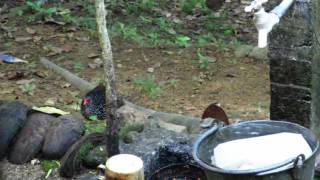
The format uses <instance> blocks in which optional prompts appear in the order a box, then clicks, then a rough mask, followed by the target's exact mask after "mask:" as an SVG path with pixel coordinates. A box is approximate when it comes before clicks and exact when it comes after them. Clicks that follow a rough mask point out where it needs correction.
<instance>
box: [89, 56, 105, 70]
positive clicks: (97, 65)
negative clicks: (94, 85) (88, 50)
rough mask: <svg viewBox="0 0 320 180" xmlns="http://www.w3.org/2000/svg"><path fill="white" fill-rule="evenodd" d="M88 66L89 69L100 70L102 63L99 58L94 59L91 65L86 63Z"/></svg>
mask: <svg viewBox="0 0 320 180" xmlns="http://www.w3.org/2000/svg"><path fill="white" fill-rule="evenodd" d="M88 66H89V67H90V68H91V69H96V68H100V67H102V66H103V62H102V60H101V59H100V58H95V59H94V61H93V63H88Z"/></svg>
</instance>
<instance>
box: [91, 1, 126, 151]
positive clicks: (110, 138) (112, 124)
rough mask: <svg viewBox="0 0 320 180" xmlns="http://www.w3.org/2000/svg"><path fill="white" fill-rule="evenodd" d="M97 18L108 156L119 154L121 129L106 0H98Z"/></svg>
mask: <svg viewBox="0 0 320 180" xmlns="http://www.w3.org/2000/svg"><path fill="white" fill-rule="evenodd" d="M95 6H96V20H97V28H98V35H99V41H100V46H101V49H102V59H103V62H104V72H105V86H106V114H107V119H106V124H107V131H106V136H107V138H106V141H107V142H106V146H107V152H108V157H111V156H113V155H115V154H119V153H120V150H119V134H118V133H119V129H120V122H119V121H120V119H119V118H118V117H117V113H116V111H117V108H118V104H117V90H116V80H115V74H114V67H113V57H112V51H111V43H110V39H109V35H108V30H107V22H106V14H107V13H106V9H105V5H104V0H96V3H95Z"/></svg>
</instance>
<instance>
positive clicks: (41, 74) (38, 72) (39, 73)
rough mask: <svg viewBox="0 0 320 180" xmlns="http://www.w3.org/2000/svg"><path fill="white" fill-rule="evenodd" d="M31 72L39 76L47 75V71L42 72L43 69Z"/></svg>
mask: <svg viewBox="0 0 320 180" xmlns="http://www.w3.org/2000/svg"><path fill="white" fill-rule="evenodd" d="M33 74H34V75H35V76H37V77H39V78H45V77H48V72H44V71H36V72H34V73H33Z"/></svg>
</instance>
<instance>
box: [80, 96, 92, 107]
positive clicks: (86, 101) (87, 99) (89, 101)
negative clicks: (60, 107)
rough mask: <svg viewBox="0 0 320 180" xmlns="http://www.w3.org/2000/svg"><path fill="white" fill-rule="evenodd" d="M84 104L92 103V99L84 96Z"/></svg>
mask: <svg viewBox="0 0 320 180" xmlns="http://www.w3.org/2000/svg"><path fill="white" fill-rule="evenodd" d="M82 104H83V105H84V106H87V105H89V104H91V99H89V98H84V99H83V103H82Z"/></svg>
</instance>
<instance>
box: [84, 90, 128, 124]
mask: <svg viewBox="0 0 320 180" xmlns="http://www.w3.org/2000/svg"><path fill="white" fill-rule="evenodd" d="M105 92H106V88H105V86H103V85H98V86H97V87H95V88H94V89H93V90H91V91H89V92H88V93H87V94H86V95H85V97H84V98H83V99H82V102H81V113H82V115H83V116H84V117H85V118H87V119H90V118H91V117H93V116H96V117H97V119H99V120H104V119H106V117H107V114H106V109H105V108H106V101H105V98H106V94H105ZM123 104H124V102H123V100H122V98H121V97H119V96H118V108H119V107H121V106H122V105H123Z"/></svg>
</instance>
